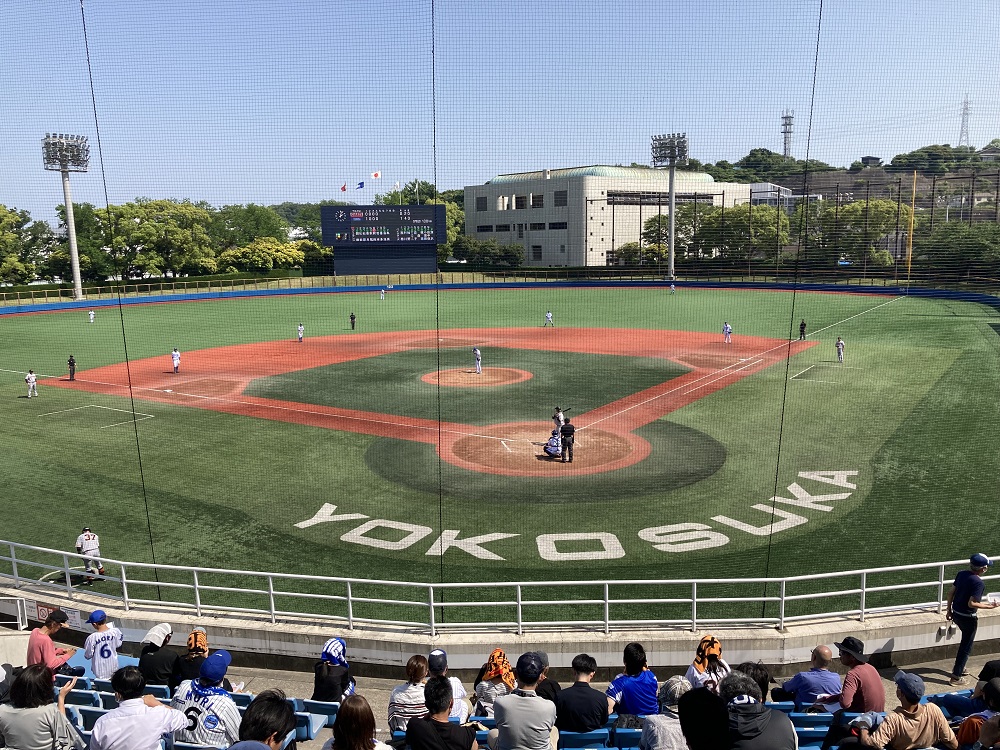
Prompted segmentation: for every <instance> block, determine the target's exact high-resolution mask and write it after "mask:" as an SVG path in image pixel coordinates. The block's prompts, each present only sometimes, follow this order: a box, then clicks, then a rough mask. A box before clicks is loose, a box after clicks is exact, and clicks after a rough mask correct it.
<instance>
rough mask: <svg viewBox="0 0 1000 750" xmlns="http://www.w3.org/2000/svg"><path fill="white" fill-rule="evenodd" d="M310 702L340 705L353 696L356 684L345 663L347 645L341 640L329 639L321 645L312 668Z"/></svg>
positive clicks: (348, 665)
mask: <svg viewBox="0 0 1000 750" xmlns="http://www.w3.org/2000/svg"><path fill="white" fill-rule="evenodd" d="M313 672H314V673H315V675H314V677H313V694H312V700H314V701H326V702H328V703H340V702H341V701H343V700H344V698H346V697H347V696H349V695H354V691H355V689H356V683H355V681H354V678H353V677H351V665H350V664H348V663H347V644H346V643H345V642H344V639H343V638H331V639H330V640H328V641H327V642H326V643H324V644H323V650H322V651H321V652H320V654H319V661H318V662H316V664H315V666H313Z"/></svg>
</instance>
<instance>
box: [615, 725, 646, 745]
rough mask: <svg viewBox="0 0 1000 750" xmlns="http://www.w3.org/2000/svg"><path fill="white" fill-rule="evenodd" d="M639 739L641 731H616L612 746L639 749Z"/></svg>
mask: <svg viewBox="0 0 1000 750" xmlns="http://www.w3.org/2000/svg"><path fill="white" fill-rule="evenodd" d="M640 737H642V730H641V729H616V730H615V737H614V745H613V746H614V747H618V748H627V747H639V738H640Z"/></svg>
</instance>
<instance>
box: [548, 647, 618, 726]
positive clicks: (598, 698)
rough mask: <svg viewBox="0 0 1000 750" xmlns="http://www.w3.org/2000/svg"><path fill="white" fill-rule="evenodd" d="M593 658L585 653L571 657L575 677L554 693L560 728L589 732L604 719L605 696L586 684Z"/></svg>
mask: <svg viewBox="0 0 1000 750" xmlns="http://www.w3.org/2000/svg"><path fill="white" fill-rule="evenodd" d="M596 671H597V660H596V659H595V658H594V657H593V656H589V655H588V654H577V655H576V656H574V657H573V672H574V674H575V675H576V681H575V682H574V683H573V684H572V685H570V686H569V687H568V688H566V689H565V690H560V691H559V692H558V693H557V694H556V727H557V728H558V729H560V730H562V731H564V732H591V731H593V730H594V729H600V728H601V727H603V726H604V725H605V724H606V723H607V721H608V699H607V698H606V697H605V695H604V693H602V692H601V691H600V690H595V689H594V688H592V687H591V686H590V681H591V680H592V679H594V673H595V672H596Z"/></svg>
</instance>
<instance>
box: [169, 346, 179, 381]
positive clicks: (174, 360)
mask: <svg viewBox="0 0 1000 750" xmlns="http://www.w3.org/2000/svg"><path fill="white" fill-rule="evenodd" d="M170 362H171V364H172V365H173V366H174V375H176V374H177V372H178V371H179V370H180V369H181V353H180V352H179V351H177V347H176V346H175V347H174V350H173V351H172V352H170Z"/></svg>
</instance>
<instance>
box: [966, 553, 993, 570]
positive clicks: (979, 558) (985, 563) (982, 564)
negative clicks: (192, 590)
mask: <svg viewBox="0 0 1000 750" xmlns="http://www.w3.org/2000/svg"><path fill="white" fill-rule="evenodd" d="M969 562H970V563H971V564H972V565H973V567H976V568H988V567H990V566H991V565H993V561H992V560H991V559H990V558H988V557H987V556H986V555H984V554H983V553H982V552H977V553H976V554H974V555H973V556H972V557H970V558H969Z"/></svg>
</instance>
